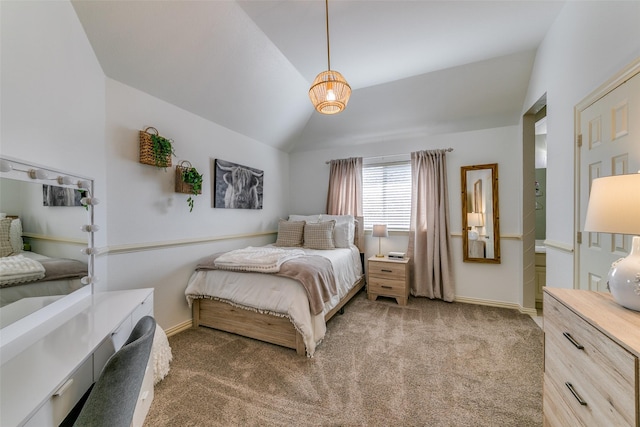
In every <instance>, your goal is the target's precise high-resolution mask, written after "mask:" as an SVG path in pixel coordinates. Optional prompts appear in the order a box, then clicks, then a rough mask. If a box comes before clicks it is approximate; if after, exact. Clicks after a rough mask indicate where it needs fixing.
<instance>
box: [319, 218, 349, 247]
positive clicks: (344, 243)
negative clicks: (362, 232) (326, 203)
mask: <svg viewBox="0 0 640 427" xmlns="http://www.w3.org/2000/svg"><path fill="white" fill-rule="evenodd" d="M321 219H322V221H330V220H332V219H333V220H335V221H336V226H335V228H334V229H333V242H334V243H335V245H336V248H348V247H350V246H351V245H352V244H353V243H354V239H355V230H356V226H355V218H354V217H353V215H326V214H322V217H321Z"/></svg>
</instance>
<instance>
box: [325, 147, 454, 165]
mask: <svg viewBox="0 0 640 427" xmlns="http://www.w3.org/2000/svg"><path fill="white" fill-rule="evenodd" d="M440 150H444V151H447V152H452V151H453V148H451V147H449V148H440ZM406 155H407V153H403V154H387V155H385V156H377V157H364V158H363V160H365V159H366V160H371V159H383V158H385V157H398V156H406ZM409 155H410V153H409ZM331 162H332V160H327V161H326V162H324V163H325V164H327V165H328V164H330V163H331Z"/></svg>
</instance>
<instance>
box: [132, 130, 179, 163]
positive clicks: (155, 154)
mask: <svg viewBox="0 0 640 427" xmlns="http://www.w3.org/2000/svg"><path fill="white" fill-rule="evenodd" d="M175 154H176V153H175V151H174V149H173V140H172V139H167V138H165V137H164V136H161V135H160V134H159V133H158V129H156V128H154V127H147V128H145V130H141V131H140V163H143V164H145V165H151V166H156V167H159V168H164V169H165V170H166V169H167V168H169V167H171V156H175Z"/></svg>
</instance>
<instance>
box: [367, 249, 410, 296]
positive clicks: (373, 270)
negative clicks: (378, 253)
mask: <svg viewBox="0 0 640 427" xmlns="http://www.w3.org/2000/svg"><path fill="white" fill-rule="evenodd" d="M379 296H385V297H391V298H395V299H396V301H398V304H400V305H407V300H408V299H409V258H404V259H389V258H388V257H386V256H385V257H384V258H378V257H375V256H372V257H371V258H369V260H368V268H367V297H368V298H369V299H370V300H371V301H375V300H376V298H378V297H379Z"/></svg>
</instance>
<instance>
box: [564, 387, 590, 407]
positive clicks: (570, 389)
mask: <svg viewBox="0 0 640 427" xmlns="http://www.w3.org/2000/svg"><path fill="white" fill-rule="evenodd" d="M564 385H566V386H567V388H568V389H569V391H570V392H571V394H573V397H575V398H576V400H577V401H578V403H579V404H581V405H582V406H587V402H585V401H584V400H583V399H582V397H580V395H579V394H578V392H577V391H576V389H575V388H573V384H571V383H569V382H566V383H564Z"/></svg>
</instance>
